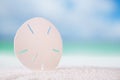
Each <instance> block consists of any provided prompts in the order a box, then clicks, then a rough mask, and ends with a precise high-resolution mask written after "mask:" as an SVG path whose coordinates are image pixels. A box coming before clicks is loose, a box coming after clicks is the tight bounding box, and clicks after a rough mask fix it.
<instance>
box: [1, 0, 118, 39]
mask: <svg viewBox="0 0 120 80" xmlns="http://www.w3.org/2000/svg"><path fill="white" fill-rule="evenodd" d="M34 17H43V18H46V19H48V20H49V21H51V22H52V23H53V24H54V25H55V26H56V28H57V29H58V30H59V31H60V33H61V35H62V38H63V39H64V40H66V41H68V40H74V41H79V40H93V41H94V40H101V41H103V40H105V41H106V40H109V41H119V40H120V1H119V0H10V1H8V0H0V39H1V40H13V38H14V36H15V33H16V31H17V29H18V28H19V27H20V26H21V25H22V24H23V23H24V22H25V21H27V20H28V19H30V18H34Z"/></svg>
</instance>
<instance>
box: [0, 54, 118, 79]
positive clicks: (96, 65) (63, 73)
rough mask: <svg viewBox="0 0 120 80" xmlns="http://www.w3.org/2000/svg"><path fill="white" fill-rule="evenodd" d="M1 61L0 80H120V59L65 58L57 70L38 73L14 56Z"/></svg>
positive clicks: (3, 58) (2, 57) (3, 57)
mask: <svg viewBox="0 0 120 80" xmlns="http://www.w3.org/2000/svg"><path fill="white" fill-rule="evenodd" d="M0 59H1V60H0V80H120V64H119V61H120V60H119V59H120V58H119V57H108V58H107V57H105V58H104V57H80V56H78V57H77V56H63V57H62V59H61V61H60V63H59V65H58V67H57V69H55V70H50V71H38V72H35V71H31V70H29V69H27V68H26V67H24V66H23V65H22V64H21V63H20V62H19V61H18V60H17V58H16V57H14V56H4V55H3V56H1V57H0Z"/></svg>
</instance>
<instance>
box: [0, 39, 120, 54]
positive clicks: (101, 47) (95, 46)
mask: <svg viewBox="0 0 120 80" xmlns="http://www.w3.org/2000/svg"><path fill="white" fill-rule="evenodd" d="M0 51H2V52H7V53H6V54H7V55H13V54H14V44H13V42H8V41H1V42H0ZM0 54H2V53H0ZM78 54H79V55H91V56H120V43H108V42H101V43H94V42H89V43H84V42H82V43H80V42H63V55H78Z"/></svg>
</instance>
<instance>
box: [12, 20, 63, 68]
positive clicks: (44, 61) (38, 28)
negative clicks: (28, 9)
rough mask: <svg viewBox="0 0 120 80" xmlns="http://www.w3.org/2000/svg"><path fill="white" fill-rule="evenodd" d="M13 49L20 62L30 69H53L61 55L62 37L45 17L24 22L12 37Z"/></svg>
mask: <svg viewBox="0 0 120 80" xmlns="http://www.w3.org/2000/svg"><path fill="white" fill-rule="evenodd" d="M14 51H15V54H16V56H17V58H18V59H19V60H20V62H21V63H22V64H23V65H24V66H26V67H27V68H29V69H31V70H51V69H55V68H56V67H57V65H58V63H59V61H60V58H61V56H62V39H61V36H60V34H59V32H58V31H57V29H56V28H55V26H54V25H53V24H52V23H51V22H49V21H48V20H46V19H43V18H33V19H30V20H28V21H27V22H25V23H24V24H23V25H22V26H21V27H20V28H19V29H18V31H17V33H16V36H15V38H14Z"/></svg>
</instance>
